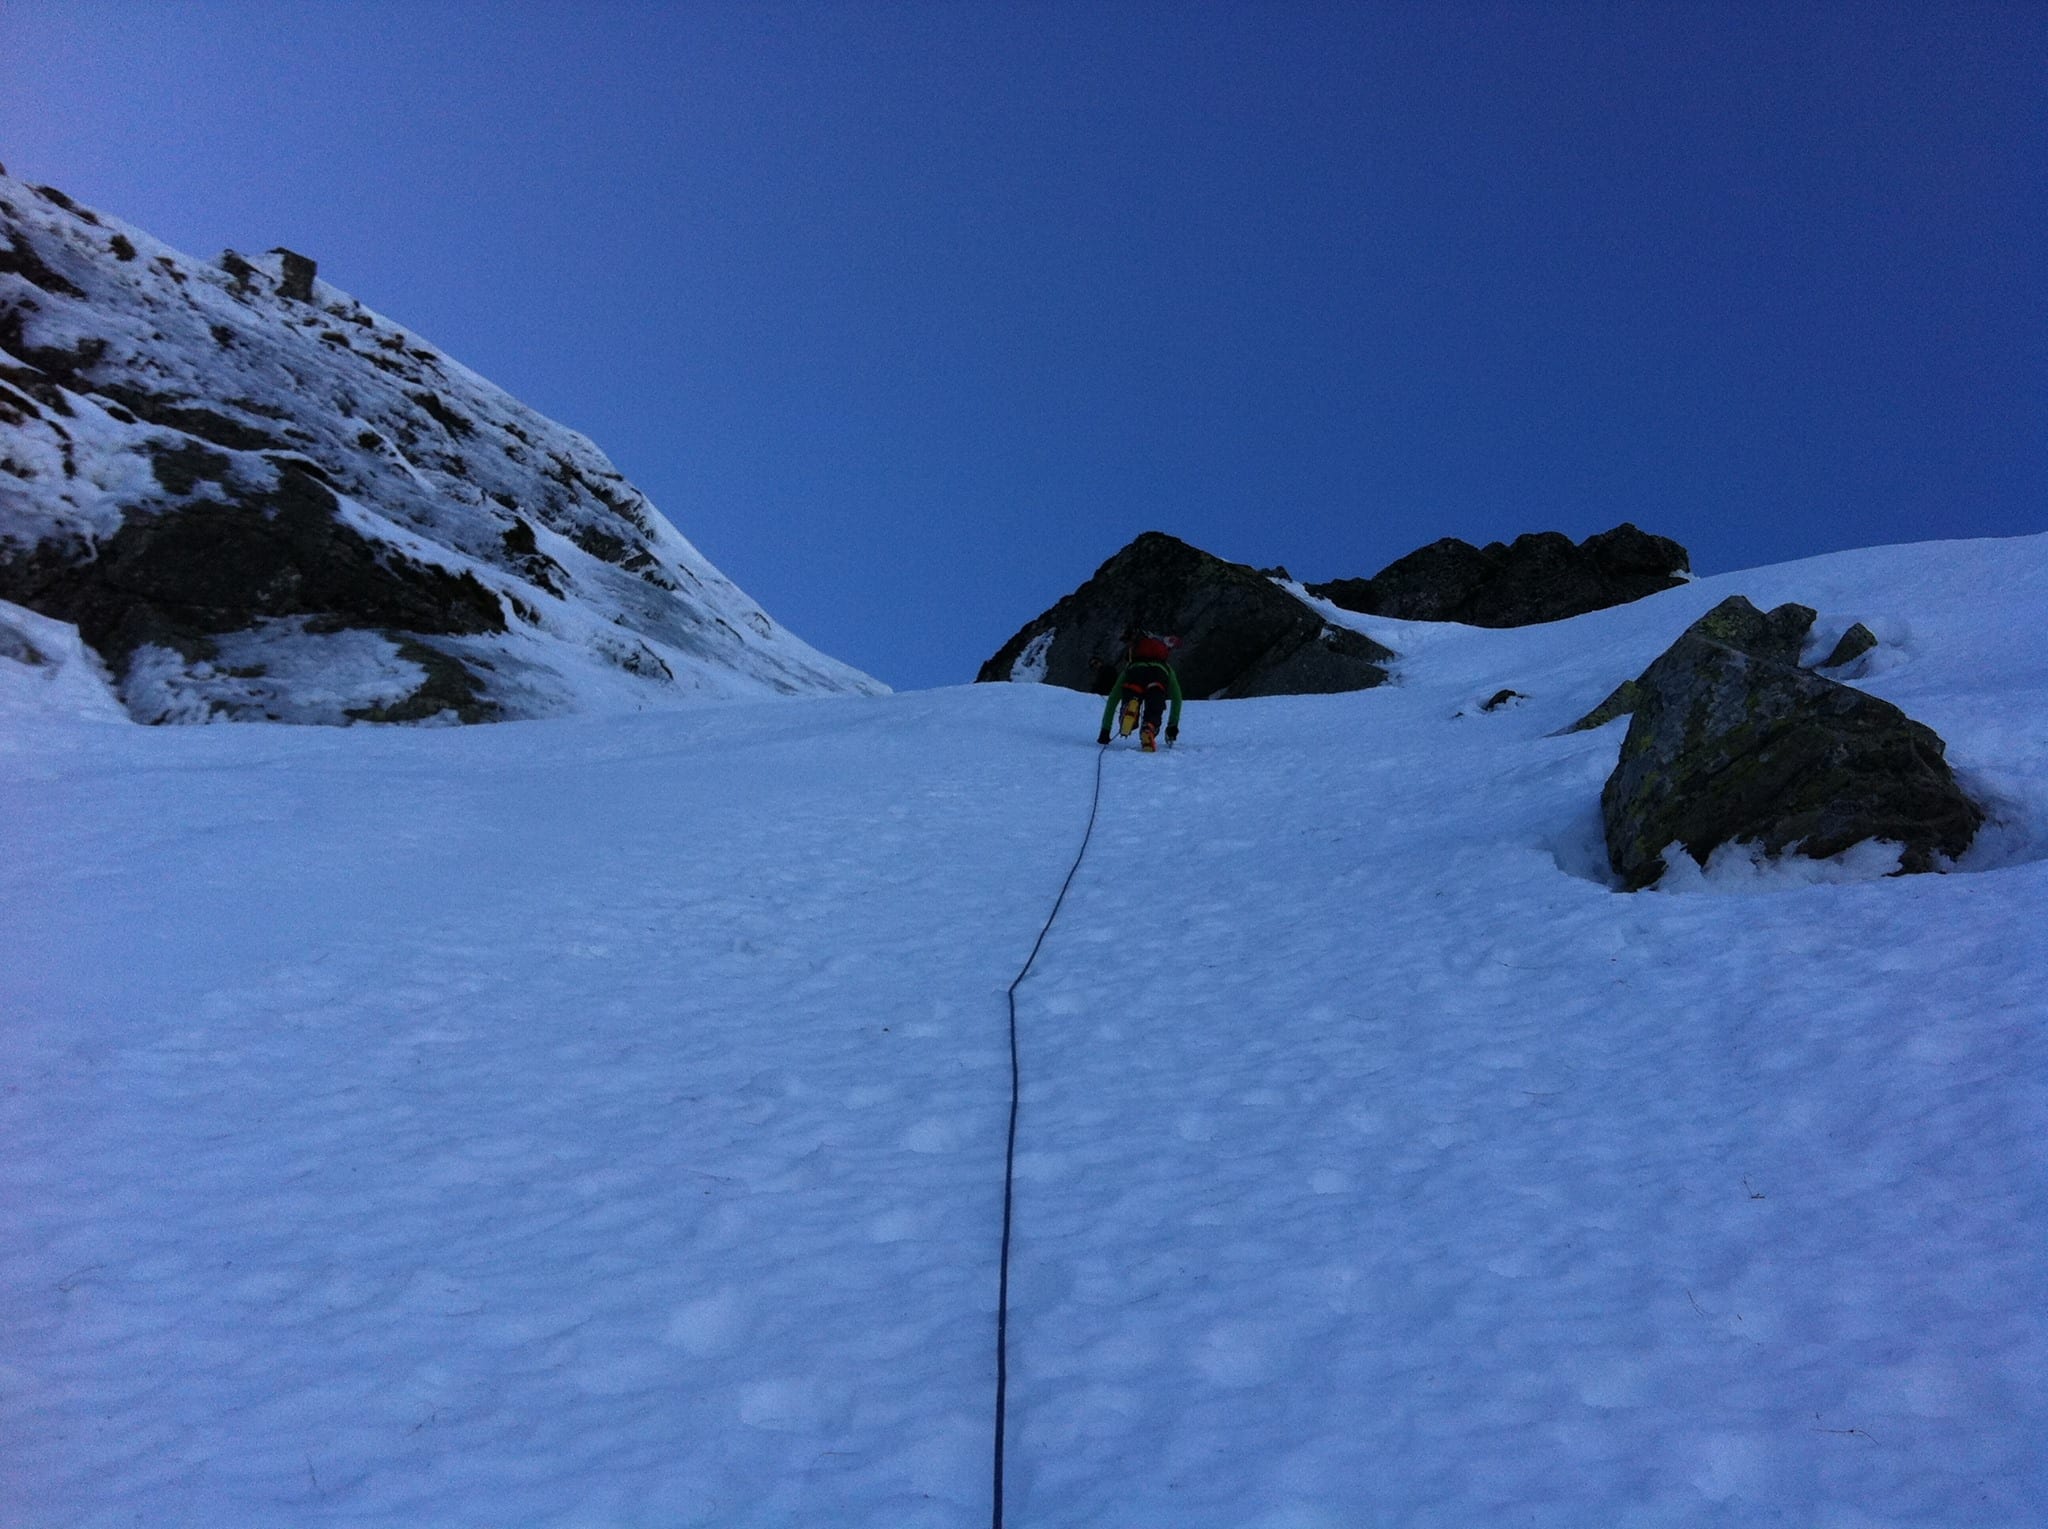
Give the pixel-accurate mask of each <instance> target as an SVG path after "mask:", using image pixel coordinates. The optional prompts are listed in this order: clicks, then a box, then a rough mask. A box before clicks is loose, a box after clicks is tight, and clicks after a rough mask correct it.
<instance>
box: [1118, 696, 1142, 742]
mask: <svg viewBox="0 0 2048 1529" xmlns="http://www.w3.org/2000/svg"><path fill="white" fill-rule="evenodd" d="M1143 705H1144V703H1143V702H1142V701H1140V700H1139V699H1138V698H1137V697H1136V696H1132V697H1131V698H1130V699H1129V700H1128V701H1126V702H1124V704H1123V706H1122V707H1121V708H1119V710H1118V711H1117V718H1116V722H1117V727H1116V735H1117V736H1118V737H1119V738H1128V737H1130V736H1131V729H1132V728H1134V727H1136V726H1137V725H1138V712H1139V710H1140V708H1141V707H1142V706H1143Z"/></svg>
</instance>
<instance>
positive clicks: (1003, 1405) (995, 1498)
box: [989, 745, 1109, 1529]
mask: <svg viewBox="0 0 2048 1529" xmlns="http://www.w3.org/2000/svg"><path fill="white" fill-rule="evenodd" d="M1108 753H1109V748H1108V746H1107V745H1103V746H1102V747H1099V748H1097V749H1096V751H1095V791H1094V794H1093V795H1092V796H1091V798H1090V799H1089V802H1088V826H1087V828H1085V829H1084V830H1082V833H1081V847H1080V848H1079V849H1078V850H1076V851H1075V852H1074V863H1073V864H1072V865H1070V866H1068V867H1067V879H1066V880H1065V881H1063V882H1061V883H1060V895H1059V896H1058V897H1055V898H1054V899H1053V900H1052V912H1050V913H1048V914H1047V915H1046V916H1045V924H1044V927H1043V928H1041V929H1040V930H1039V931H1038V938H1037V939H1036V940H1035V941H1033V942H1032V945H1031V954H1030V955H1028V956H1026V957H1025V958H1024V965H1023V966H1022V968H1020V969H1019V971H1018V972H1017V975H1016V976H1015V977H1013V978H1011V979H1010V986H1009V990H1008V991H1007V992H1006V993H1005V994H1004V995H1003V996H1004V997H1006V998H1007V999H1008V1000H1009V1002H1010V1137H1009V1142H1008V1144H1007V1145H1006V1146H1005V1147H1004V1148H1003V1257H1002V1273H1001V1276H1000V1277H999V1279H998V1280H997V1285H996V1439H995V1483H994V1492H993V1495H992V1497H991V1499H990V1500H991V1502H992V1504H993V1516H992V1517H991V1518H990V1521H989V1522H990V1529H1003V1434H1004V1425H1005V1421H1006V1419H1007V1418H1008V1416H1009V1402H1010V1226H1011V1222H1012V1220H1013V1219H1014V1217H1013V1212H1014V1208H1015V1205H1016V1192H1017V1100H1018V1097H1019V1095H1020V1093H1021V1092H1022V1090H1021V1088H1020V1086H1019V1084H1020V1080H1021V1077H1022V1074H1021V1072H1020V1070H1019V1068H1018V1066H1017V989H1018V988H1019V987H1021V986H1022V985H1023V982H1024V979H1025V978H1026V977H1028V976H1030V975H1031V968H1032V966H1033V965H1034V964H1035V963H1036V962H1037V960H1038V952H1039V950H1040V948H1041V947H1043V946H1044V944H1045V937H1046V936H1047V935H1049V934H1051V933H1052V923H1053V920H1054V919H1056V918H1058V917H1059V916H1060V907H1061V905H1062V904H1063V903H1065V902H1066V900H1067V889H1068V888H1069V887H1071V886H1073V884H1074V877H1075V875H1076V874H1077V873H1078V872H1079V871H1080V869H1081V859H1082V857H1083V856H1084V855H1086V854H1087V853H1088V841H1089V840H1090V839H1092V838H1094V837H1095V814H1096V813H1097V812H1098V811H1099V810H1100V809H1101V807H1102V761H1103V758H1104V757H1105V756H1106V755H1107V754H1108Z"/></svg>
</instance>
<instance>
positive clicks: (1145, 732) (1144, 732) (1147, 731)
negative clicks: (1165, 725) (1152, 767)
mask: <svg viewBox="0 0 2048 1529" xmlns="http://www.w3.org/2000/svg"><path fill="white" fill-rule="evenodd" d="M1138 747H1139V748H1141V749H1143V750H1144V751H1145V752H1146V753H1148V754H1156V753H1158V752H1159V729H1158V728H1157V727H1155V726H1153V725H1152V724H1151V723H1150V722H1147V723H1146V724H1145V726H1144V727H1143V728H1142V729H1141V730H1140V731H1139V733H1138Z"/></svg>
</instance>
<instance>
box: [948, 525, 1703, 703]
mask: <svg viewBox="0 0 2048 1529" xmlns="http://www.w3.org/2000/svg"><path fill="white" fill-rule="evenodd" d="M1689 567H1690V561H1689V559H1688V558H1687V556H1686V551H1685V548H1683V547H1681V546H1679V544H1678V543H1677V542H1675V541H1672V540H1670V539H1669V538H1667V537H1662V536H1650V535H1647V534H1645V533H1644V532H1641V531H1638V530H1637V529H1636V528H1635V527H1634V526H1632V525H1620V526H1616V527H1615V528H1614V529H1613V530H1612V531H1604V532H1602V533H1601V534H1600V535H1598V536H1590V537H1588V538H1586V540H1585V541H1583V542H1580V543H1578V544H1577V545H1576V546H1575V545H1573V543H1572V541H1571V539H1570V538H1569V537H1566V536H1562V535H1560V534H1558V533H1557V532H1555V531H1545V532H1538V533H1535V534H1532V535H1529V536H1521V537H1517V538H1516V539H1515V541H1514V542H1513V543H1512V544H1511V545H1503V544H1501V543H1499V542H1495V543H1493V544H1492V545H1490V546H1486V547H1474V546H1472V545H1471V544H1470V543H1469V542H1462V541H1459V540H1457V539H1456V538H1455V537H1447V538H1445V539H1444V540H1442V541H1438V542H1432V543H1431V544H1430V545H1429V546H1427V547H1423V548H1421V549H1420V550H1419V551H1415V552H1411V553H1409V554H1408V555H1407V556H1406V557H1404V558H1401V559H1399V560H1397V561H1396V562H1393V563H1391V564H1389V565H1388V566H1387V567H1386V568H1384V569H1382V570H1381V571H1380V572H1379V573H1377V574H1375V575H1373V577H1372V578H1370V579H1337V580H1334V581H1332V582H1330V583H1327V584H1310V585H1308V586H1306V588H1307V592H1308V593H1309V594H1310V595H1313V596H1315V597H1317V598H1319V599H1325V600H1328V601H1330V602H1331V603H1332V604H1335V605H1339V606H1342V607H1343V608H1345V609H1347V610H1353V611H1357V612H1360V613H1361V614H1365V615H1377V616H1392V617H1395V618H1397V619H1400V620H1404V621H1463V622H1467V623H1469V624H1471V625H1474V626H1493V627H1502V626H1527V625H1530V624H1533V623H1535V622H1539V621H1558V620H1562V619H1564V618H1565V617H1567V616H1578V615H1583V614H1584V613H1585V612H1587V611H1593V610H1600V609H1602V608H1603V607H1606V606H1609V605H1620V604H1622V603H1624V602H1626V601H1629V600H1640V599H1641V598H1642V597H1643V596H1645V595H1650V594H1655V593H1656V592H1657V591H1659V590H1663V589H1669V588H1671V587H1673V586H1674V585H1677V584H1681V583H1683V582H1685V576H1686V573H1687V570H1688V569H1689ZM1284 580H1285V572H1284V570H1266V571H1261V570H1258V569H1254V568H1250V567H1247V566H1246V565H1244V564H1241V563H1228V562H1225V561H1224V560H1223V559H1222V558H1219V557H1214V556H1212V555H1210V554H1209V553H1207V552H1203V551H1201V550H1200V549H1198V548H1195V547H1190V546H1189V545H1188V544H1187V543H1186V542H1183V541H1178V540H1176V539H1175V538H1173V537H1171V536H1167V535H1165V534H1164V533H1163V532H1159V531H1147V532H1146V533H1145V534H1144V535H1142V536H1140V537H1139V538H1138V539H1137V540H1136V541H1134V542H1132V543H1131V544H1130V545H1129V546H1128V547H1125V548H1124V549H1123V550H1122V551H1121V552H1119V553H1117V554H1116V556H1115V557H1112V558H1111V559H1110V560H1109V561H1108V562H1106V563H1104V564H1103V565H1102V566H1101V567H1100V568H1098V569H1096V571H1095V574H1094V576H1093V577H1092V578H1090V579H1089V580H1088V581H1087V582H1086V583H1085V584H1083V585H1082V586H1081V587H1080V588H1079V589H1077V590H1075V591H1074V592H1073V593H1072V594H1070V595H1068V596H1066V597H1065V598H1064V599H1062V600H1061V601H1060V602H1059V603H1058V604H1057V605H1055V606H1054V607H1053V608H1052V609H1051V610H1049V611H1046V612H1045V613H1044V614H1042V615H1040V616H1038V617H1037V618H1036V619H1035V620H1033V621H1030V622H1028V623H1027V624H1026V625H1025V626H1024V627H1023V629H1022V630H1021V631H1019V632H1018V633H1017V634H1016V635H1015V636H1014V637H1012V638H1011V639H1010V640H1009V641H1008V642H1006V643H1004V644H1003V646H1002V648H1001V649H1000V650H999V651H998V652H997V653H996V655H995V656H994V657H993V658H991V659H990V660H989V661H988V662H987V663H985V664H983V665H982V666H981V672H980V673H979V674H978V675H977V676H976V678H977V680H980V681H991V680H995V681H1000V680H1011V679H1029V680H1042V681H1045V682H1047V683H1049V684H1054V685H1064V686H1067V687H1069V688H1070V689H1075V690H1093V691H1102V690H1105V689H1106V688H1107V686H1108V682H1109V680H1110V679H1111V678H1112V676H1111V675H1110V674H1107V673H1105V670H1106V669H1108V668H1109V667H1110V666H1111V665H1112V664H1113V662H1114V657H1115V655H1116V654H1117V653H1118V652H1119V651H1120V650H1121V648H1122V645H1123V642H1122V639H1123V635H1124V633H1125V632H1126V631H1128V630H1129V629H1130V628H1132V627H1134V626H1135V627H1139V628H1143V629H1146V630H1150V631H1155V632H1171V633H1174V634H1175V635H1177V636H1178V637H1179V638H1180V639H1181V643H1182V648H1181V656H1180V664H1179V666H1180V671H1181V682H1182V684H1183V685H1184V686H1185V687H1186V689H1187V692H1188V694H1189V695H1192V696H1203V697H1207V698H1211V699H1225V698H1230V697H1242V696H1260V695H1319V694H1325V693H1329V692H1335V691H1344V690H1364V689H1368V688H1370V687H1372V686H1374V685H1378V684H1382V683H1384V682H1385V680H1386V678H1387V671H1386V668H1385V664H1386V662H1387V660H1389V659H1391V658H1393V657H1394V656H1395V655H1394V654H1393V653H1392V652H1390V651H1389V650H1388V649H1386V648H1384V647H1382V646H1380V645H1379V644H1378V643H1376V642H1373V641H1372V640H1371V639H1369V638H1367V637H1365V636H1363V635H1361V634H1360V633H1357V632H1354V631H1351V630H1349V629H1347V628H1343V627H1337V626H1332V625H1330V624H1329V623H1328V622H1326V621H1325V620H1323V618H1322V617H1321V616H1320V615H1318V614H1317V613H1316V611H1315V610H1314V608H1313V607H1311V606H1309V605H1308V604H1306V603H1305V602H1303V601H1302V600H1300V599H1298V598H1297V597H1296V596H1295V595H1294V594H1293V593H1290V591H1289V589H1288V588H1287V587H1286V586H1285V584H1284V582H1282V581H1284Z"/></svg>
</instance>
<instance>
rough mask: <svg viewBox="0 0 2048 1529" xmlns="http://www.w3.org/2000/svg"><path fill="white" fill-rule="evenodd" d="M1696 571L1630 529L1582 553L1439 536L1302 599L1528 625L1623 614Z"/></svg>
mask: <svg viewBox="0 0 2048 1529" xmlns="http://www.w3.org/2000/svg"><path fill="white" fill-rule="evenodd" d="M1691 566H1692V564H1691V559H1690V558H1689V557H1688V556H1687V555H1686V551H1685V548H1683V547H1681V546H1680V545H1679V544H1678V543H1677V542H1675V541H1672V540H1671V539H1670V538H1669V537H1664V536H1651V535H1649V534H1647V533H1646V532H1643V531H1639V530H1637V529H1636V528H1635V527H1634V526H1632V525H1627V524H1623V525H1619V526H1616V527H1615V528H1614V529H1613V530H1611V531H1602V532H1601V533H1600V534H1599V535H1597V536H1589V537H1587V538H1586V539H1585V540H1584V541H1582V542H1580V543H1579V544H1578V545H1576V546H1574V545H1573V544H1572V541H1571V538H1569V537H1567V536H1564V535H1562V534H1560V533H1559V532H1556V531H1539V532H1533V533H1531V534H1530V535H1527V536H1518V537H1516V538H1515V540H1514V541H1513V542H1512V543H1510V544H1503V543H1501V542H1492V543H1489V544H1488V545H1487V546H1484V547H1475V546H1473V545H1472V544H1471V543H1470V542H1465V541H1459V540H1458V539H1457V538H1456V537H1445V538H1444V539H1443V540H1442V541H1436V542H1431V543H1430V544H1429V545H1428V546H1427V547H1423V548H1420V549H1419V550H1417V551H1414V552H1411V553H1409V554H1408V555H1407V556H1406V557H1403V558H1398V559H1396V560H1395V561H1394V562H1392V563H1390V564H1388V565H1387V566H1386V567H1385V568H1383V569H1381V570H1380V571H1379V572H1378V573H1376V574H1374V575H1373V576H1372V577H1371V578H1369V579H1335V580H1332V581H1331V582H1329V583H1327V584H1311V585H1309V586H1308V592H1309V593H1310V594H1312V595H1315V596H1317V597H1319V598H1321V599H1325V600H1329V601H1332V602H1334V603H1335V604H1338V605H1341V606H1343V607H1344V608H1345V609H1346V610H1354V611H1358V612H1360V613H1362V614H1365V615H1370V616H1392V617H1395V618H1397V619H1399V620H1402V621H1461V622H1464V623H1465V624H1466V625H1468V626H1486V627H1509V626H1530V625H1533V624H1535V623H1536V622H1539V621H1561V620H1563V619H1564V618H1565V617H1567V616H1582V615H1584V614H1585V613H1586V612H1587V611H1597V610H1602V609H1604V608H1606V607H1607V606H1610V605H1624V604H1626V603H1627V602H1629V601H1631V600H1640V599H1642V598H1643V596H1645V595H1653V594H1655V593H1657V592H1658V591H1659V590H1662V589H1670V588H1672V587H1674V586H1675V585H1678V584H1682V583H1684V582H1685V580H1684V577H1683V575H1684V574H1685V573H1686V571H1687V570H1688V569H1689V568H1690V567H1691Z"/></svg>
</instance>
